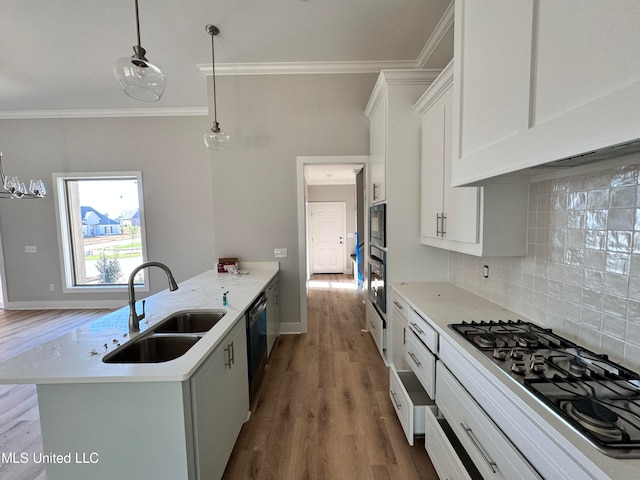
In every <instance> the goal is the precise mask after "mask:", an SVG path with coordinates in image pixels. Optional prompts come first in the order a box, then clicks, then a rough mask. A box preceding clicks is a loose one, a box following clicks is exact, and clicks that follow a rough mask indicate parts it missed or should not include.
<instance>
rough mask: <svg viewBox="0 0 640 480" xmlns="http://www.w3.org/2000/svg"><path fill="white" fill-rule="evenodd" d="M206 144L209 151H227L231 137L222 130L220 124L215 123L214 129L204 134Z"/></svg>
mask: <svg viewBox="0 0 640 480" xmlns="http://www.w3.org/2000/svg"><path fill="white" fill-rule="evenodd" d="M204 144H205V145H206V146H207V148H208V149H209V150H216V151H221V150H226V149H227V146H228V145H229V135H227V134H226V133H224V132H223V131H222V130H221V129H220V125H219V124H218V122H214V123H213V127H211V129H210V130H207V131H206V132H204Z"/></svg>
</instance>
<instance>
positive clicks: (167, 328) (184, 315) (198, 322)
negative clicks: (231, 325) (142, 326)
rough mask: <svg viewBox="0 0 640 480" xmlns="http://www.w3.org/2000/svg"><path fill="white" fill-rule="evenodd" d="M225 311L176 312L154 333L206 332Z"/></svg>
mask: <svg viewBox="0 0 640 480" xmlns="http://www.w3.org/2000/svg"><path fill="white" fill-rule="evenodd" d="M226 313H227V311H226V310H189V311H184V312H177V313H174V314H173V315H171V316H170V317H169V318H167V319H166V320H162V321H161V322H160V323H159V324H158V325H156V326H154V327H151V331H153V332H155V333H206V332H208V331H209V330H211V329H212V328H213V327H214V325H215V324H216V323H218V322H219V321H220V319H221V318H222V317H224V315H225V314H226Z"/></svg>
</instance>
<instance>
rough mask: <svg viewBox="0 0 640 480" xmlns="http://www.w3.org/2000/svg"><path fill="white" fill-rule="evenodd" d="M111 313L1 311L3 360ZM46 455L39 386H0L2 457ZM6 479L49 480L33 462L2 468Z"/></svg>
mask: <svg viewBox="0 0 640 480" xmlns="http://www.w3.org/2000/svg"><path fill="white" fill-rule="evenodd" d="M109 311H110V310H37V311H33V310H20V311H9V310H0V361H3V360H7V359H8V358H11V357H13V356H15V355H18V354H19V353H22V352H24V351H26V350H28V349H30V348H33V347H35V346H37V345H40V344H42V343H44V342H47V341H49V340H52V339H54V338H56V337H58V336H60V335H63V334H64V333H67V332H69V331H71V330H73V329H74V328H77V327H79V326H81V325H84V324H85V323H88V322H90V321H92V320H95V319H97V318H99V317H102V316H104V315H106V314H107V313H108V312H109ZM23 452H24V453H26V454H27V455H28V457H29V458H32V457H31V456H32V454H33V453H38V452H42V438H41V436H40V417H39V413H38V400H37V397H36V389H35V385H0V454H1V453H4V454H5V455H7V454H12V453H15V454H16V455H17V456H18V458H20V454H22V453H23ZM0 478H1V479H2V480H45V479H46V475H45V473H44V466H43V465H42V464H36V463H34V462H32V461H29V462H26V463H8V464H4V465H2V466H0Z"/></svg>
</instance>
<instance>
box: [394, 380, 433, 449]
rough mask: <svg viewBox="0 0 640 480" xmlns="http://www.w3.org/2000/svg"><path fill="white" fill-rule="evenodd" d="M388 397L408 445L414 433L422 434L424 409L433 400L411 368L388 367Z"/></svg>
mask: <svg viewBox="0 0 640 480" xmlns="http://www.w3.org/2000/svg"><path fill="white" fill-rule="evenodd" d="M389 397H390V398H391V403H392V404H393V408H394V409H395V411H396V415H398V419H399V420H400V424H401V425H402V429H403V430H404V434H405V436H406V437H407V441H408V442H409V445H412V446H413V439H414V436H415V435H424V427H425V410H426V409H427V408H430V407H433V406H434V402H433V400H432V399H431V397H430V396H429V395H427V392H426V391H425V389H424V388H423V386H422V384H421V383H420V380H418V377H416V374H415V373H413V371H412V370H404V371H402V370H401V371H399V372H397V371H396V370H395V369H394V368H393V367H392V368H390V369H389Z"/></svg>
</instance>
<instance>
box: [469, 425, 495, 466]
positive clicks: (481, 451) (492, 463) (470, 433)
mask: <svg viewBox="0 0 640 480" xmlns="http://www.w3.org/2000/svg"><path fill="white" fill-rule="evenodd" d="M460 426H461V427H462V429H463V430H464V433H466V434H467V437H469V440H471V443H473V446H474V447H476V449H477V450H478V452H480V455H482V458H483V459H484V461H485V462H486V463H487V465H489V468H490V469H491V471H492V472H493V473H497V472H498V471H497V470H496V467H497V466H498V464H497V463H496V462H494V461H493V460H491V459H490V458H489V457H487V454H486V453H484V450H483V449H482V448H480V444H479V443H478V441H477V440H476V438H475V435H473V430H471V429H470V428H469V427H466V426H465V424H464V423H462V422H460Z"/></svg>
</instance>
